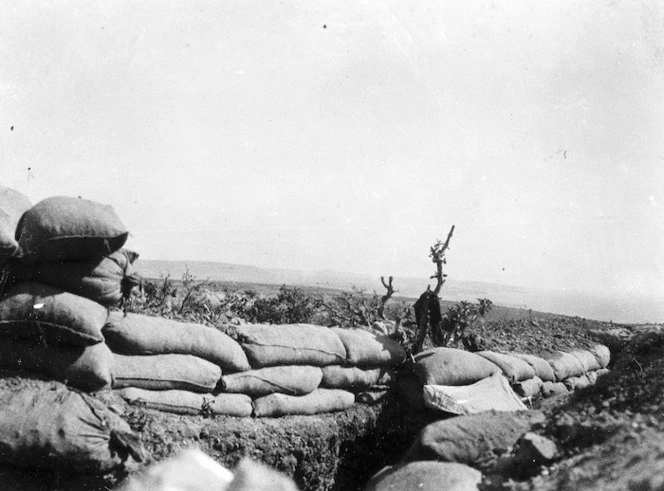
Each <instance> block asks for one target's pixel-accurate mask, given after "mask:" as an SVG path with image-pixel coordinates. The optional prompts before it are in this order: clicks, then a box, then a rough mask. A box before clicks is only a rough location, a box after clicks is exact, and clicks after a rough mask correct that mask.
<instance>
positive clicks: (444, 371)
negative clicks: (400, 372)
mask: <svg viewBox="0 0 664 491" xmlns="http://www.w3.org/2000/svg"><path fill="white" fill-rule="evenodd" d="M415 373H416V374H417V377H418V378H419V379H420V382H421V383H422V385H470V384H474V383H475V382H477V381H479V380H482V379H483V378H486V377H489V376H491V375H493V374H494V373H500V368H499V367H498V366H497V365H495V364H494V363H491V362H490V361H488V360H487V359H485V358H482V357H481V356H478V355H476V354H474V353H470V352H468V351H463V350H459V349H454V348H433V349H430V350H427V351H423V352H422V353H419V354H418V355H417V356H415Z"/></svg>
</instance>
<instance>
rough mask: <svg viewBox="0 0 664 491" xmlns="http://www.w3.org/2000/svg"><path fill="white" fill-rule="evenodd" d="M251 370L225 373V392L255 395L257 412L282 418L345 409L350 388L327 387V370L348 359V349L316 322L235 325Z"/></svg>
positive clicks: (351, 398)
mask: <svg viewBox="0 0 664 491" xmlns="http://www.w3.org/2000/svg"><path fill="white" fill-rule="evenodd" d="M237 333H238V337H239V339H240V344H241V346H242V348H243V349H244V351H245V353H246V354H247V358H248V360H249V364H250V365H251V369H250V370H248V371H245V372H242V373H235V374H225V375H223V376H222V387H223V390H224V391H225V392H226V393H229V394H230V393H232V394H245V395H248V396H250V397H252V399H253V403H252V404H253V408H254V415H255V416H257V417H278V416H286V415H308V414H317V413H321V412H332V411H341V410H344V409H347V408H348V407H350V406H351V405H352V404H353V403H354V402H355V395H354V394H353V393H351V392H349V391H345V390H340V389H334V388H329V387H325V386H324V384H323V383H322V382H323V379H324V373H325V372H324V371H325V370H326V369H328V368H331V367H339V366H340V365H342V364H343V363H345V361H346V348H345V347H344V345H343V343H342V342H341V340H340V339H339V337H338V336H337V335H336V334H335V333H334V332H333V331H332V330H331V329H329V328H327V327H323V326H318V325H314V324H284V325H269V324H248V325H244V326H239V327H238V328H237Z"/></svg>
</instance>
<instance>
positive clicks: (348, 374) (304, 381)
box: [107, 315, 405, 417]
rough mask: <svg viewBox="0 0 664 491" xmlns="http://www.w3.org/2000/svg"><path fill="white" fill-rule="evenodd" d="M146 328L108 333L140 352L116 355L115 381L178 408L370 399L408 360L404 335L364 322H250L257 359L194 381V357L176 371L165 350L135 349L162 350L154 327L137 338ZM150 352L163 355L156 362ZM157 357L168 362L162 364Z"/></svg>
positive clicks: (221, 409)
mask: <svg viewBox="0 0 664 491" xmlns="http://www.w3.org/2000/svg"><path fill="white" fill-rule="evenodd" d="M137 317H138V316H136V315H134V318H137ZM155 322H156V321H155ZM140 332H141V330H140V329H137V328H132V329H125V330H122V333H121V335H120V332H119V330H115V331H114V332H113V333H111V332H109V333H107V338H108V342H109V345H111V347H112V349H114V351H115V350H118V351H121V352H123V353H124V354H130V355H133V356H123V355H114V357H115V375H114V387H116V388H123V390H122V392H121V394H122V396H123V397H124V398H125V399H126V400H127V401H129V402H130V403H138V404H143V405H145V406H146V407H150V408H154V409H159V410H162V411H168V412H174V413H179V414H205V413H211V414H227V415H234V416H249V415H252V414H253V415H255V416H259V417H261V416H272V417H274V416H282V415H291V414H316V413H321V412H331V411H338V410H343V409H347V408H348V407H349V406H351V405H352V404H353V403H354V402H355V401H356V399H357V401H358V402H365V403H370V402H375V401H376V400H377V399H379V398H380V397H381V396H383V395H384V394H385V392H386V390H387V388H388V386H389V384H390V383H391V380H392V377H391V371H390V367H393V366H396V365H399V364H401V363H403V361H404V360H405V352H404V350H403V348H402V347H401V346H400V345H399V344H398V343H396V342H395V341H393V340H391V339H389V338H388V337H386V336H377V335H375V334H372V333H370V332H368V331H365V330H361V329H330V328H327V327H323V326H317V325H312V324H289V325H278V326H276V325H244V326H240V327H238V335H239V337H240V340H241V346H242V348H244V352H245V353H246V355H247V359H248V361H249V362H250V365H249V366H248V367H247V369H246V370H235V371H232V372H225V373H224V374H221V377H220V378H219V379H218V380H217V379H216V377H217V375H218V374H217V373H215V372H214V371H211V370H208V371H207V372H205V371H204V370H199V372H198V373H201V374H205V375H203V376H200V378H199V379H197V380H196V383H192V381H193V380H194V379H195V377H196V373H194V371H193V367H194V365H193V364H191V365H188V367H189V368H192V372H191V373H189V374H188V375H187V374H185V373H184V372H180V373H172V375H173V376H169V375H167V374H168V373H170V371H169V367H168V364H167V363H166V362H165V360H166V358H165V357H163V356H162V358H163V359H164V363H163V364H161V361H160V360H159V359H158V358H156V357H155V356H154V355H152V356H136V355H138V353H137V352H135V351H134V352H131V349H132V348H135V347H136V346H137V345H139V344H141V345H142V348H141V351H146V348H147V347H148V344H149V345H150V349H151V350H152V351H153V352H154V351H155V350H157V346H155V345H154V344H150V342H149V338H150V337H151V335H150V336H145V337H143V338H142V340H141V342H140V343H139V342H138V339H136V337H137V335H138V334H139V333H140ZM162 334H163V333H162ZM165 337H167V336H163V335H162V337H161V338H160V339H162V340H163V339H164V338H165ZM156 340H157V339H154V340H153V341H154V342H156ZM151 360H154V361H159V362H160V363H159V364H153V366H152V367H151V366H150V361H151ZM174 361H175V360H174ZM139 365H140V366H139ZM158 365H161V366H162V367H163V369H162V370H159V369H157V368H158ZM203 368H204V367H203ZM236 368H237V367H236ZM159 372H160V373H161V374H162V375H163V376H161V375H159V376H158V373H159ZM135 374H142V377H143V379H141V380H139V379H137V378H136V376H135ZM150 377H151V379H150V380H147V379H148V378H150ZM159 377H161V380H159V381H157V380H156V379H157V378H159ZM187 377H188V378H187ZM167 378H169V379H170V380H166V379H167ZM185 380H186V382H185V383H184V384H183V382H184V381H185ZM169 385H170V386H169ZM187 385H189V386H187ZM206 393H207V394H206Z"/></svg>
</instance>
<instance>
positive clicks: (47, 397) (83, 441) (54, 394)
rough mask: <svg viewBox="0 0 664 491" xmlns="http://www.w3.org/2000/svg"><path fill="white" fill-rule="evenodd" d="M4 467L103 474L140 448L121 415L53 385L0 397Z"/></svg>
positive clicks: (138, 453) (137, 454) (6, 392)
mask: <svg viewBox="0 0 664 491" xmlns="http://www.w3.org/2000/svg"><path fill="white" fill-rule="evenodd" d="M0 408H1V409H2V410H0V449H1V451H0V462H1V463H3V464H9V465H15V466H18V467H30V468H38V469H52V470H58V471H64V472H73V473H92V474H103V473H107V472H109V471H112V470H113V469H115V468H116V467H118V466H120V465H121V464H122V463H123V462H124V461H125V460H126V459H127V458H128V456H129V455H132V456H134V457H135V458H137V459H139V460H140V457H141V455H142V449H141V447H140V443H139V441H140V440H139V438H138V437H137V436H136V435H134V434H133V433H132V431H131V429H130V428H129V425H128V424H127V423H125V422H124V421H123V420H122V419H121V418H120V417H119V416H117V415H116V414H115V413H113V412H112V411H110V410H109V409H107V408H106V406H104V405H103V404H102V403H100V402H99V401H97V400H95V399H94V398H92V397H90V396H87V395H86V394H83V393H80V392H77V391H72V390H69V389H67V388H66V387H64V386H63V385H60V384H57V383H55V382H51V383H43V384H39V385H37V386H36V387H28V388H26V387H17V388H16V389H15V390H9V389H6V390H3V391H1V392H0Z"/></svg>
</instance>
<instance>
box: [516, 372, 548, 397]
mask: <svg viewBox="0 0 664 491" xmlns="http://www.w3.org/2000/svg"><path fill="white" fill-rule="evenodd" d="M543 383H544V382H543V381H542V379H541V378H539V377H538V376H535V377H533V378H531V379H528V380H522V381H521V382H518V383H517V384H515V385H514V392H516V393H517V394H518V395H520V396H521V397H535V396H537V395H539V393H540V392H541V390H542V384H543Z"/></svg>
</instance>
